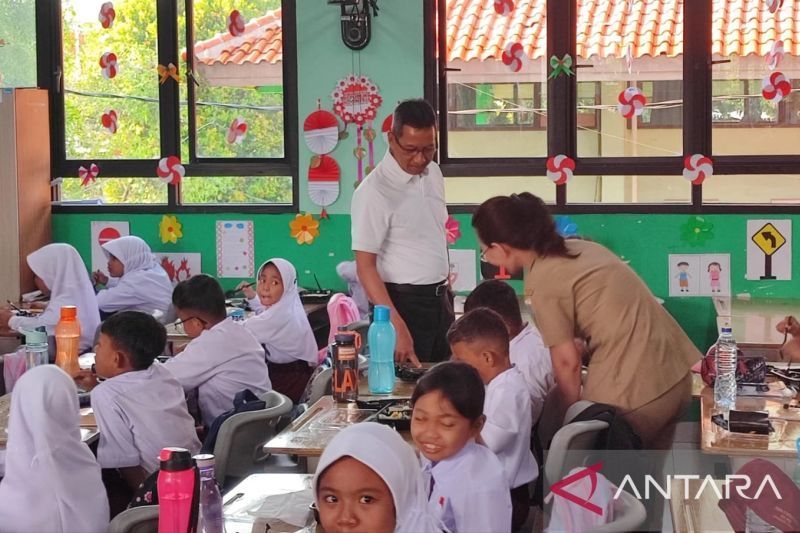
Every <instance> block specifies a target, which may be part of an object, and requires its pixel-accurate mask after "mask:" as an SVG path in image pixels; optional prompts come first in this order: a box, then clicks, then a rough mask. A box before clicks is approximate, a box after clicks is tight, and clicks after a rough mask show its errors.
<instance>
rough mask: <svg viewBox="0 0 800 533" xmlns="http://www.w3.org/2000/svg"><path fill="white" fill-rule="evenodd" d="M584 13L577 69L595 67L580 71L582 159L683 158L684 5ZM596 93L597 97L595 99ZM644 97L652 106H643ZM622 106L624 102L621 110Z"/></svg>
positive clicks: (587, 6) (584, 5)
mask: <svg viewBox="0 0 800 533" xmlns="http://www.w3.org/2000/svg"><path fill="white" fill-rule="evenodd" d="M578 5H579V10H578V18H577V29H578V31H577V54H578V58H577V62H578V63H579V64H580V65H588V66H590V67H591V68H579V69H577V71H576V75H577V77H578V155H579V156H581V157H633V156H639V157H648V156H670V155H680V154H681V152H682V146H683V139H682V133H681V127H682V120H683V96H682V78H683V63H682V62H683V57H682V55H683V0H663V1H661V2H659V3H657V4H656V5H655V6H654V5H653V3H652V2H631V1H630V0H609V1H607V2H604V3H603V7H602V11H603V16H599V15H598V12H597V9H598V4H597V3H596V2H579V3H578ZM581 85H584V87H585V88H584V89H583V90H582V89H581ZM592 85H595V86H596V94H597V95H598V96H597V97H594V98H593V97H592V94H591V89H590V87H591V86H592ZM641 96H644V97H645V98H646V105H644V106H642V105H641ZM620 98H622V99H623V100H624V102H625V105H624V107H622V108H620ZM598 99H599V101H597V100H598ZM595 110H599V111H597V113H598V118H597V119H596V122H595V123H592V122H590V121H589V117H590V116H591V113H592V112H593V111H595ZM637 111H639V112H640V113H639V115H636V112H637ZM637 116H638V118H637ZM569 196H570V199H572V195H569Z"/></svg>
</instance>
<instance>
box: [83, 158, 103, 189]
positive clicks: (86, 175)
mask: <svg viewBox="0 0 800 533" xmlns="http://www.w3.org/2000/svg"><path fill="white" fill-rule="evenodd" d="M98 174H100V167H98V166H97V165H95V164H94V163H92V164H91V165H89V168H86V167H84V166H81V167H79V168H78V177H79V178H80V179H81V180H83V181H81V187H86V186H87V185H89V182H94V181H95V180H97V175H98Z"/></svg>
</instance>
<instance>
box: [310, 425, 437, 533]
mask: <svg viewBox="0 0 800 533" xmlns="http://www.w3.org/2000/svg"><path fill="white" fill-rule="evenodd" d="M342 457H352V458H353V459H355V460H357V461H360V462H361V463H363V464H365V465H366V466H368V467H369V468H371V469H372V470H373V471H374V472H375V473H376V474H378V475H379V476H380V477H381V479H382V480H383V482H384V483H386V486H387V487H389V491H390V492H391V493H392V499H393V500H394V510H395V513H394V514H395V516H396V520H397V522H396V523H395V526H394V530H395V533H434V532H435V533H439V532H441V531H445V528H444V526H443V525H442V524H441V523H440V522H439V520H437V519H436V518H435V517H434V516H433V515H432V514H430V512H429V511H428V497H427V492H426V490H425V486H424V485H425V483H424V480H423V477H422V470H421V468H420V464H419V460H418V459H417V456H416V455H415V454H414V450H412V449H411V446H409V445H408V444H406V442H405V441H404V440H403V438H402V437H401V436H400V434H399V433H397V432H396V431H394V430H393V429H390V428H388V427H386V426H383V425H381V424H376V423H374V422H361V423H360V424H354V425H352V426H349V427H347V428H346V429H344V430H342V431H341V432H339V433H338V434H337V435H336V436H335V437H334V438H333V440H331V442H330V444H328V446H327V447H326V448H325V451H324V452H323V453H322V457H320V459H319V465H318V466H317V472H316V473H315V474H314V500H315V501H316V502H317V505H319V500H318V498H317V489H318V486H317V485H318V483H319V476H320V474H321V473H322V472H324V471H325V469H326V468H328V467H329V466H330V465H332V464H333V463H335V462H336V461H338V460H339V459H341V458H342Z"/></svg>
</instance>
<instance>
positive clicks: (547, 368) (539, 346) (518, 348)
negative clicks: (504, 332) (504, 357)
mask: <svg viewBox="0 0 800 533" xmlns="http://www.w3.org/2000/svg"><path fill="white" fill-rule="evenodd" d="M509 357H510V359H511V363H512V364H513V365H514V366H515V367H517V370H519V372H520V373H521V374H522V377H523V378H524V379H525V383H526V384H527V386H528V392H529V393H530V397H531V414H532V415H533V423H534V424H535V423H536V421H537V420H539V416H540V415H541V414H542V407H543V406H544V400H545V398H546V397H547V393H548V392H549V391H550V389H551V388H553V385H555V378H554V377H553V361H552V360H551V359H550V349H549V348H548V347H547V346H545V345H544V341H543V340H542V335H541V333H539V330H538V329H536V326H534V325H533V324H530V323H527V324H525V327H524V328H522V331H520V332H519V333H518V334H517V336H516V337H514V338H513V339H511V344H510V345H509Z"/></svg>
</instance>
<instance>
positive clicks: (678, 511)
mask: <svg viewBox="0 0 800 533" xmlns="http://www.w3.org/2000/svg"><path fill="white" fill-rule="evenodd" d="M704 482H705V479H690V480H688V483H687V482H686V481H684V480H683V479H676V478H673V480H672V485H671V489H670V500H669V506H670V511H671V513H672V529H673V531H681V532H686V533H695V532H696V533H702V532H704V531H715V532H720V533H727V532H733V528H731V526H730V523H729V522H728V517H726V516H725V513H723V512H722V509H720V508H719V506H718V504H719V496H718V495H717V492H716V491H715V490H713V488H711V487H708V486H707V487H705V488H704V489H703V490H702V491H700V486H701V484H702V483H704ZM723 483H724V481H723V480H714V484H715V485H716V486H717V490H719V491H723V490H724V489H723ZM687 488H688V491H687V490H686V489H687Z"/></svg>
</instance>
